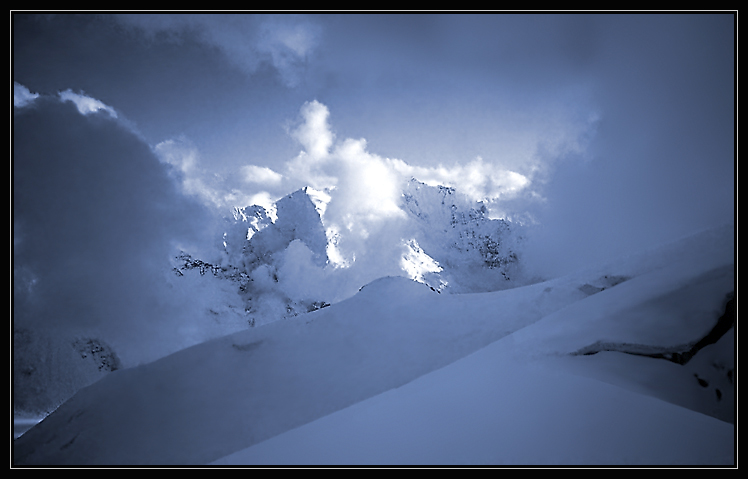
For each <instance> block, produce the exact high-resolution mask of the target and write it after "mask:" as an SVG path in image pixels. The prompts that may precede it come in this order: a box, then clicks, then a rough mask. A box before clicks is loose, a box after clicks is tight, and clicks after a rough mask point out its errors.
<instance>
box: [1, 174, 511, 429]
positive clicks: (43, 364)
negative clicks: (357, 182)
mask: <svg viewBox="0 0 748 479" xmlns="http://www.w3.org/2000/svg"><path fill="white" fill-rule="evenodd" d="M330 200H331V196H330V195H329V194H328V192H325V191H318V190H315V189H313V188H310V187H306V188H302V189H299V190H297V191H295V192H293V193H291V194H289V195H287V196H285V197H283V198H281V199H280V200H278V201H277V202H275V203H274V204H273V205H272V206H271V207H268V208H265V207H263V206H259V205H251V206H246V207H242V208H239V207H237V208H234V209H233V211H232V212H231V214H230V215H229V217H228V218H226V219H225V221H224V222H223V224H222V228H221V229H219V230H217V231H215V240H216V244H217V248H216V249H215V253H214V254H212V255H209V256H208V257H197V256H193V255H191V254H189V253H187V252H181V253H179V254H177V255H175V257H174V258H173V261H172V265H171V267H172V271H171V273H169V274H168V276H167V278H166V282H168V284H170V285H171V291H172V292H173V294H174V295H175V298H176V299H175V301H177V302H182V303H183V304H184V307H185V308H187V309H189V310H190V311H192V316H191V317H190V318H184V319H183V320H179V321H175V326H174V331H173V332H171V333H170V337H169V338H164V341H163V347H162V348H161V352H159V351H158V350H156V351H154V352H151V353H150V356H149V358H148V359H147V361H150V360H152V359H154V358H153V356H156V357H160V356H163V355H166V354H169V353H172V352H174V351H176V350H177V349H179V348H181V347H184V346H188V345H192V344H195V343H198V342H201V341H204V340H206V339H210V338H214V337H218V336H222V335H225V334H230V333H233V332H236V331H240V330H243V329H246V328H248V327H253V326H259V325H261V324H266V323H269V322H273V321H277V320H280V319H283V318H290V317H294V316H297V315H300V314H305V313H308V312H311V311H315V310H317V309H320V308H325V307H327V306H329V305H330V304H334V303H336V302H339V301H341V300H344V299H346V298H349V297H350V296H352V295H354V294H355V293H356V292H358V290H359V289H360V288H361V287H363V286H364V285H365V284H367V283H369V282H371V281H372V280H374V279H376V278H378V277H380V276H383V275H399V276H403V277H407V278H410V279H413V280H416V281H418V282H421V283H424V284H426V285H428V286H430V287H431V288H432V289H433V290H434V291H438V292H477V291H490V290H498V289H504V288H507V287H514V286H517V285H518V284H521V283H520V282H519V281H517V276H516V275H517V274H518V269H519V264H520V261H518V256H517V251H518V246H519V234H518V233H517V230H518V227H517V226H516V225H512V224H510V223H508V222H506V221H503V220H493V219H489V218H488V213H487V209H486V207H485V205H483V204H481V203H476V202H472V201H469V200H468V199H467V198H466V197H464V196H463V195H460V194H459V193H458V192H457V191H455V190H454V189H453V188H446V187H442V186H428V185H426V184H424V183H421V182H419V181H417V180H415V179H412V180H410V181H408V182H407V183H406V184H405V185H404V188H403V192H402V196H401V204H400V205H399V206H400V208H401V210H402V215H400V216H399V217H398V218H397V219H396V221H390V222H388V223H385V224H383V225H382V229H386V230H388V231H387V234H386V235H384V236H382V237H379V238H377V241H382V243H381V244H372V245H369V248H370V257H369V258H368V262H366V261H363V262H362V261H361V260H360V258H359V260H358V261H357V260H356V258H355V253H356V252H354V256H353V257H351V258H349V259H345V258H342V256H341V253H340V252H339V251H338V249H337V248H338V245H339V244H338V242H339V241H340V240H341V234H345V233H346V232H345V231H343V232H339V231H336V230H335V229H334V228H333V227H332V226H331V225H329V224H326V223H328V219H327V218H326V216H325V211H326V208H327V205H328V203H329V202H330ZM343 239H345V238H343ZM372 242H373V241H372ZM385 243H388V244H385ZM14 337H15V339H16V340H15V341H14V411H15V412H16V413H17V414H20V415H31V416H35V415H39V414H44V413H46V412H48V411H50V410H52V409H54V408H55V407H57V406H58V405H59V404H60V403H61V402H63V401H64V400H66V399H67V398H69V397H70V396H71V395H72V394H73V393H74V392H75V391H76V390H77V389H78V388H80V387H84V386H87V385H89V384H91V383H93V382H95V381H97V380H99V379H100V378H101V377H102V376H103V375H105V374H106V373H107V372H108V371H109V370H110V369H111V368H105V369H100V368H98V367H95V366H96V365H95V364H94V359H93V357H94V354H93V353H92V352H91V351H89V352H88V354H85V355H83V354H82V353H80V351H79V349H80V347H79V344H85V343H86V342H89V341H95V342H96V344H97V345H99V346H97V347H95V348H89V349H92V350H93V349H96V348H99V349H102V350H104V349H105V350H107V351H109V354H110V356H111V357H116V355H117V348H116V346H117V344H112V343H113V342H114V341H115V340H116V339H117V338H110V339H111V340H108V339H107V338H102V337H100V336H98V333H97V332H92V333H91V334H86V333H85V332H80V331H78V332H67V331H63V332H56V333H54V334H51V335H49V337H47V335H46V333H44V332H40V331H36V330H28V329H26V330H24V329H19V330H18V331H15V332H14ZM156 349H158V348H156ZM84 356H85V357H84ZM130 356H131V357H130V361H129V364H128V365H135V364H139V363H140V362H143V360H138V358H137V357H135V359H134V360H133V358H132V355H130ZM89 363H90V364H89ZM118 367H120V365H118V364H115V366H114V367H113V368H114V369H116V368H118Z"/></svg>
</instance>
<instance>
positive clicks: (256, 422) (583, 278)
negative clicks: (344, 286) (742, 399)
mask: <svg viewBox="0 0 748 479" xmlns="http://www.w3.org/2000/svg"><path fill="white" fill-rule="evenodd" d="M734 236H735V232H734V227H733V226H731V225H730V226H725V227H723V228H719V229H714V230H709V231H705V232H703V233H700V234H697V235H694V236H691V237H688V238H684V239H683V240H681V241H678V242H675V243H672V244H668V245H663V246H662V247H660V248H656V249H652V250H649V251H645V252H642V253H641V254H639V255H634V256H630V257H626V258H619V259H617V260H615V261H612V262H610V263H609V264H605V265H601V266H599V267H596V268H590V269H586V270H582V271H578V272H576V273H573V274H570V275H567V276H563V277H560V278H556V279H553V280H550V281H545V282H541V283H536V284H532V285H529V286H523V287H518V288H514V289H507V290H503V291H496V292H488V293H472V294H438V293H436V292H434V291H433V290H432V289H430V288H429V287H428V286H426V285H424V284H421V283H417V282H414V281H411V280H409V279H407V278H401V277H385V278H381V279H378V280H376V281H374V282H372V283H370V284H368V285H366V286H365V287H364V288H362V290H361V291H360V292H359V293H358V294H356V295H354V296H353V297H351V298H349V299H347V300H344V301H341V302H339V303H335V304H333V305H331V306H329V307H325V308H322V309H319V310H317V311H313V312H311V313H307V314H302V315H299V316H295V317H293V318H288V319H284V320H282V321H276V322H272V323H268V324H265V325H262V326H257V327H255V328H250V329H247V330H244V331H240V332H238V333H235V334H231V335H229V336H225V337H221V338H218V339H214V340H211V341H207V342H204V343H201V344H198V345H195V346H192V347H190V348H187V349H183V350H181V351H178V352H176V353H174V354H171V355H169V356H167V357H164V358H162V359H159V360H157V361H154V362H152V363H149V364H145V365H142V366H137V367H133V368H127V369H120V370H117V371H113V372H111V373H109V374H107V375H106V376H105V377H103V378H102V379H101V380H99V381H98V382H96V383H94V384H92V385H91V386H88V387H86V388H84V389H81V390H79V391H78V392H77V393H76V394H75V395H74V396H73V397H72V398H71V399H70V400H68V401H67V402H65V403H64V404H62V406H60V407H59V408H58V409H57V410H55V411H54V412H53V413H52V414H50V415H49V416H47V417H46V418H45V419H44V420H43V421H42V422H40V423H39V424H37V425H36V426H34V427H33V428H31V429H30V430H29V431H28V432H27V433H25V434H24V435H22V436H21V437H20V438H18V439H16V440H15V441H14V445H13V462H14V464H15V465H32V466H33V465H59V466H63V465H114V466H117V465H141V466H145V465H212V466H223V465H271V464H287V465H291V464H300V465H312V464H321V465H332V464H348V465H401V464H414V465H468V464H482V465H632V464H633V465H713V466H718V465H735V464H736V457H737V453H736V435H735V434H736V432H735V431H736V429H735V421H736V402H735V389H734V371H735V344H736V343H735V341H736V337H735V333H734V331H735V330H734V326H733V327H732V328H730V329H729V331H728V333H727V334H725V335H724V336H723V337H722V338H721V339H720V340H719V341H717V342H716V343H715V344H709V345H706V346H704V347H703V348H701V349H700V350H699V351H698V352H697V354H696V355H695V356H694V357H693V358H692V359H691V360H690V361H688V362H687V363H686V364H676V363H674V362H671V361H668V360H666V359H663V358H655V357H649V356H646V354H660V355H663V354H667V355H669V354H672V353H680V352H683V351H686V350H688V349H690V348H691V346H693V345H694V344H696V343H697V342H698V341H699V340H700V339H701V338H703V337H704V336H706V335H707V334H708V333H709V332H710V330H712V328H713V327H714V326H715V325H716V324H717V321H718V319H719V318H720V317H721V316H723V314H724V313H725V310H726V309H725V308H726V305H727V302H728V300H729V299H730V298H731V296H730V295H731V294H734V292H735V272H734V269H735V243H734ZM734 314H735V317H736V316H737V313H734ZM728 316H729V315H728ZM630 353H636V354H630Z"/></svg>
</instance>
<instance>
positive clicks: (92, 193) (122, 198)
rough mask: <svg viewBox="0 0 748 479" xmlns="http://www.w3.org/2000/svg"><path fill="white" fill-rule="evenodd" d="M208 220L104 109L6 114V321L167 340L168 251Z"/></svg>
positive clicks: (61, 105)
mask: <svg viewBox="0 0 748 479" xmlns="http://www.w3.org/2000/svg"><path fill="white" fill-rule="evenodd" d="M207 221H208V218H207V216H205V213H204V211H203V210H202V207H200V206H199V205H197V204H196V203H192V202H191V201H190V200H189V199H187V198H185V197H184V196H182V195H181V194H180V193H179V192H178V190H177V187H176V186H175V182H174V181H173V179H172V178H170V176H169V174H168V173H167V171H166V170H165V168H164V165H162V164H160V163H159V161H158V159H157V158H156V157H155V156H154V154H153V153H152V152H151V150H150V148H149V147H148V146H147V145H146V144H144V143H143V142H142V141H141V140H140V139H139V138H138V137H137V136H135V135H134V134H133V133H132V132H131V131H130V130H129V129H128V128H127V127H125V126H123V124H122V123H121V122H119V121H118V120H115V119H113V118H112V117H111V116H110V114H109V113H108V112H105V111H100V112H94V113H90V114H87V115H82V114H81V113H79V112H78V110H77V107H76V106H75V105H74V104H72V103H70V102H61V101H59V100H57V99H56V98H54V97H40V98H37V99H36V100H35V101H34V104H33V105H31V106H28V107H24V108H20V109H16V110H15V111H14V118H13V236H14V247H13V269H14V325H16V326H19V327H30V328H42V329H44V330H46V331H47V332H49V331H54V330H59V331H65V332H66V333H70V332H71V331H76V330H81V331H83V330H85V331H87V332H88V333H91V332H94V331H98V332H100V333H101V334H102V335H103V336H104V337H107V338H111V337H112V336H117V337H121V338H127V339H128V340H129V341H135V340H137V338H138V337H140V338H141V339H146V337H147V336H148V335H151V337H150V338H148V340H155V341H158V339H157V338H158V335H159V334H165V335H166V336H165V337H168V335H169V334H173V332H172V333H170V332H169V327H173V325H168V324H167V319H166V318H167V317H168V316H169V315H168V314H164V313H168V312H169V311H168V310H169V308H173V307H174V306H175V305H173V304H169V296H168V294H166V290H165V286H164V285H163V279H164V276H163V275H164V272H165V271H168V265H169V263H168V261H169V257H170V255H173V254H174V252H175V248H176V247H177V245H178V244H181V245H184V246H186V245H189V244H194V245H198V244H200V242H201V241H202V240H203V239H202V238H201V236H200V234H198V233H197V231H198V228H204V227H205V226H206V225H207V224H209V223H206V222H207ZM172 314H173V312H172ZM156 332H159V333H156ZM154 333H156V334H154ZM132 344H133V343H131V346H132Z"/></svg>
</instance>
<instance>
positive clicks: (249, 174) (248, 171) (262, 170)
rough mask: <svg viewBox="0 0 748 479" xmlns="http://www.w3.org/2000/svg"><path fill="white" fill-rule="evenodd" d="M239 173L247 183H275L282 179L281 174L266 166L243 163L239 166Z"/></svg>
mask: <svg viewBox="0 0 748 479" xmlns="http://www.w3.org/2000/svg"><path fill="white" fill-rule="evenodd" d="M241 173H242V178H243V179H244V181H245V182H247V183H259V184H271V185H277V184H278V183H280V182H281V181H282V180H283V175H281V174H280V173H278V172H276V171H273V170H272V169H270V168H268V167H266V166H257V165H245V166H242V167H241Z"/></svg>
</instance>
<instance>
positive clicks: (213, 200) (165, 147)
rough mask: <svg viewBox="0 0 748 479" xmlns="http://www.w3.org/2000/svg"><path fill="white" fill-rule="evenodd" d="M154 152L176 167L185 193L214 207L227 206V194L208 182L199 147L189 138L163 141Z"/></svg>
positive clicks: (154, 148)
mask: <svg viewBox="0 0 748 479" xmlns="http://www.w3.org/2000/svg"><path fill="white" fill-rule="evenodd" d="M153 152H154V153H155V154H156V156H157V157H158V158H159V159H160V160H161V161H162V162H164V163H167V164H169V165H171V166H172V167H173V168H174V171H175V172H176V173H177V175H178V176H179V179H180V180H181V184H182V190H183V192H184V193H185V194H188V195H194V196H197V197H198V198H200V200H201V201H202V202H203V203H205V204H206V205H210V206H212V207H216V208H220V207H223V206H225V199H226V198H225V196H226V195H225V194H222V193H221V192H220V191H219V190H217V189H216V188H213V187H212V186H210V185H208V184H207V183H206V180H205V179H206V178H207V177H208V174H207V172H205V171H204V170H203V169H202V168H201V167H200V165H199V155H198V151H197V148H195V147H194V146H193V145H192V144H191V143H190V142H189V141H188V140H186V139H184V138H179V139H176V140H165V141H162V142H161V143H159V144H157V145H156V146H154V147H153ZM235 196H236V195H235ZM234 199H235V198H234Z"/></svg>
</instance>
